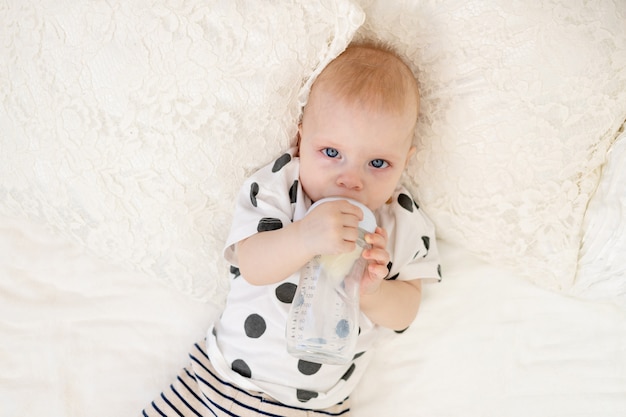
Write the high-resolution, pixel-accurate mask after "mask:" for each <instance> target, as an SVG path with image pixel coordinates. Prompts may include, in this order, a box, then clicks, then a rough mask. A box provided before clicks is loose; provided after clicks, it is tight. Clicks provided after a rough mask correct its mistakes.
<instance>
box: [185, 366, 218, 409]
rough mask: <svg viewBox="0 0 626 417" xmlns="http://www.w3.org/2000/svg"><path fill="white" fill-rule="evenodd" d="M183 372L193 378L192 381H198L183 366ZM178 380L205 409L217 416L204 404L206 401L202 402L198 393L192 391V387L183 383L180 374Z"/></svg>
mask: <svg viewBox="0 0 626 417" xmlns="http://www.w3.org/2000/svg"><path fill="white" fill-rule="evenodd" d="M185 372H186V373H187V376H188V377H189V378H191V379H193V381H194V382H195V383H196V384H197V383H198V381H197V380H196V377H195V376H193V375H192V374H191V372H189V370H188V369H186V368H185ZM178 380H179V381H180V383H181V384H182V385H183V386H184V387H185V388H186V389H187V391H188V392H189V393H190V394H191V395H193V397H194V398H195V399H196V400H198V401H199V402H200V403H201V404H202V405H203V406H204V407H205V408H206V409H207V410H209V411H210V412H211V414H213V415H214V416H215V417H217V414H215V412H214V411H213V410H211V407H209V406H208V405H206V403H205V402H204V400H202V398H200V397H198V394H196V393H195V392H194V391H193V389H192V388H191V387H190V386H189V385H187V384H186V383H185V381H184V380H183V379H182V378H181V377H180V376H179V377H178Z"/></svg>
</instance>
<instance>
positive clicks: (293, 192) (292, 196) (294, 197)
mask: <svg viewBox="0 0 626 417" xmlns="http://www.w3.org/2000/svg"><path fill="white" fill-rule="evenodd" d="M289 200H290V201H291V204H294V203H295V202H296V201H298V180H295V181H294V182H293V184H292V186H291V188H290V189H289Z"/></svg>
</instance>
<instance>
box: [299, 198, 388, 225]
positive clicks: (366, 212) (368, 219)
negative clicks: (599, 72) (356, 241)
mask: <svg viewBox="0 0 626 417" xmlns="http://www.w3.org/2000/svg"><path fill="white" fill-rule="evenodd" d="M337 200H346V201H347V202H349V203H350V204H352V205H354V206H357V207H358V208H360V209H361V211H362V212H363V220H361V221H360V222H359V228H361V229H363V230H365V231H366V232H369V233H374V231H375V230H376V217H375V216H374V213H372V210H370V209H369V208H367V206H365V204H362V203H359V202H358V201H356V200H353V199H351V198H345V197H326V198H322V199H321V200H318V201H316V202H315V203H313V205H311V207H310V208H309V210H308V211H307V213H308V212H309V211H311V210H313V209H314V208H315V207H317V206H319V205H320V204H322V203H327V202H329V201H337Z"/></svg>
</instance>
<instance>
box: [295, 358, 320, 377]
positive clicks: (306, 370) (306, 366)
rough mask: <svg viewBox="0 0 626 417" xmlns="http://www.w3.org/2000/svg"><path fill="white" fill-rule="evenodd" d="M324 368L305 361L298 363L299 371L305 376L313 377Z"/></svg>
mask: <svg viewBox="0 0 626 417" xmlns="http://www.w3.org/2000/svg"><path fill="white" fill-rule="evenodd" d="M321 367H322V365H321V364H319V363H315V362H309V361H304V360H299V361H298V371H300V373H301V374H303V375H313V374H315V373H317V371H319V370H320V368H321Z"/></svg>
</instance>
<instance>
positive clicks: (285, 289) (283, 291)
mask: <svg viewBox="0 0 626 417" xmlns="http://www.w3.org/2000/svg"><path fill="white" fill-rule="evenodd" d="M297 289H298V286H297V285H296V284H292V283H291V282H285V283H284V284H280V285H279V286H278V287H276V291H275V293H276V298H278V300H279V301H281V302H283V303H286V304H290V303H292V302H293V297H295V295H296V290H297Z"/></svg>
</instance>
